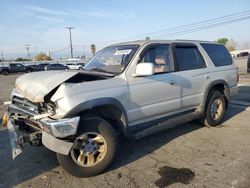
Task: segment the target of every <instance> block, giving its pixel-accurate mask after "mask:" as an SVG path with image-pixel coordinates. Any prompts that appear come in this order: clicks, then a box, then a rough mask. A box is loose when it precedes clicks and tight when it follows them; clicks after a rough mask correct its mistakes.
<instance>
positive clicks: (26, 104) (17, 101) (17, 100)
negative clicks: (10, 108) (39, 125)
mask: <svg viewBox="0 0 250 188" xmlns="http://www.w3.org/2000/svg"><path fill="white" fill-rule="evenodd" d="M12 104H14V105H15V106H17V107H19V108H21V109H24V110H28V111H30V112H35V113H39V105H37V104H34V103H32V102H30V101H29V100H27V99H25V98H21V97H18V96H13V98H12Z"/></svg>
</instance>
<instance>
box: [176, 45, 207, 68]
mask: <svg viewBox="0 0 250 188" xmlns="http://www.w3.org/2000/svg"><path fill="white" fill-rule="evenodd" d="M175 58H176V64H177V68H178V70H179V71H185V70H192V69H201V68H205V67H206V64H205V61H204V59H203V58H202V56H201V54H200V52H199V51H198V49H197V48H196V47H175Z"/></svg>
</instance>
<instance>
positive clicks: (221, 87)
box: [202, 80, 230, 112]
mask: <svg viewBox="0 0 250 188" xmlns="http://www.w3.org/2000/svg"><path fill="white" fill-rule="evenodd" d="M214 90H217V91H220V92H222V93H223V94H224V96H225V99H226V109H227V108H228V101H229V98H230V92H229V86H228V84H227V82H226V81H225V80H216V81H213V82H211V83H210V84H209V85H208V87H207V89H206V91H205V93H204V99H203V103H202V111H203V112H204V111H205V109H206V105H207V99H208V97H209V95H210V93H211V92H212V91H214Z"/></svg>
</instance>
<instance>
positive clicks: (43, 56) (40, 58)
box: [35, 53, 52, 61]
mask: <svg viewBox="0 0 250 188" xmlns="http://www.w3.org/2000/svg"><path fill="white" fill-rule="evenodd" d="M35 60H36V61H48V60H52V59H51V57H50V56H48V55H46V54H45V53H39V54H37V55H36V57H35Z"/></svg>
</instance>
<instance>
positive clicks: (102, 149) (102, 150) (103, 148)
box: [98, 145, 105, 153]
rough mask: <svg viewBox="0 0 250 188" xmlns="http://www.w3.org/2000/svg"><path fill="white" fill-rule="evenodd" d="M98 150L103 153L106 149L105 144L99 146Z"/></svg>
mask: <svg viewBox="0 0 250 188" xmlns="http://www.w3.org/2000/svg"><path fill="white" fill-rule="evenodd" d="M98 151H99V152H100V153H103V152H104V151H105V145H101V146H99V149H98Z"/></svg>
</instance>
